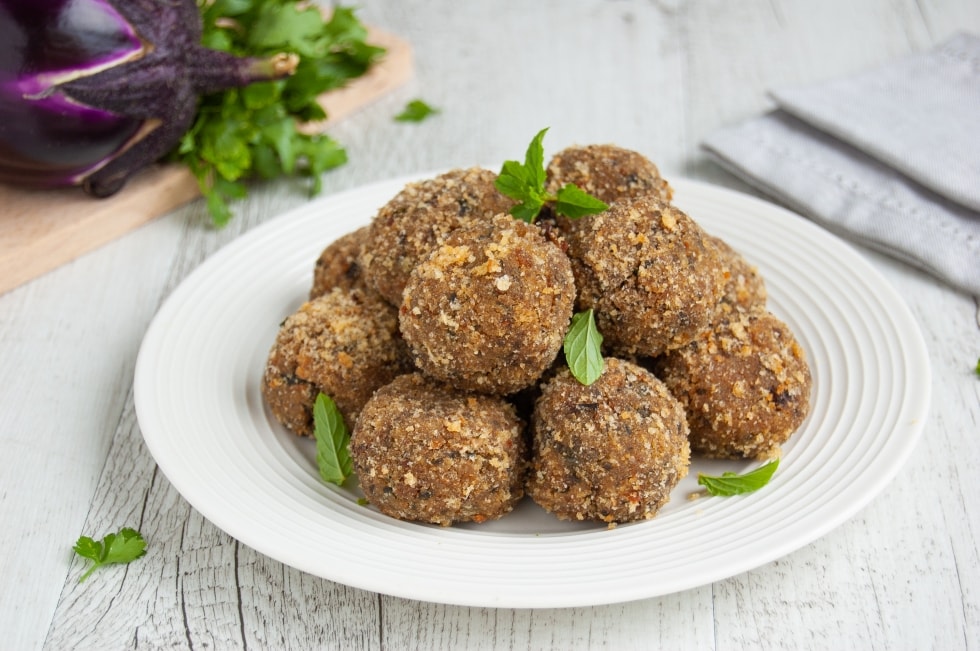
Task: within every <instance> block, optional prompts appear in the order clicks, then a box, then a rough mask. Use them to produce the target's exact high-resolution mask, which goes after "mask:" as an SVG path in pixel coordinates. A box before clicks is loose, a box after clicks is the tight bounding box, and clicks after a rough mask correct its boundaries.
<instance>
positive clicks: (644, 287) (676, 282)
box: [558, 198, 724, 357]
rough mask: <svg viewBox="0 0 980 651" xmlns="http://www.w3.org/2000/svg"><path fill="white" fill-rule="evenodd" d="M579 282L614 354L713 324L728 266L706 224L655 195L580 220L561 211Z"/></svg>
mask: <svg viewBox="0 0 980 651" xmlns="http://www.w3.org/2000/svg"><path fill="white" fill-rule="evenodd" d="M558 225H559V227H560V228H561V229H562V231H563V232H564V233H565V238H566V240H567V242H568V256H569V258H570V259H571V262H572V271H573V272H574V274H575V283H576V286H577V287H578V292H579V293H578V309H580V310H587V309H590V308H591V309H595V311H596V323H597V325H598V327H599V331H600V332H602V334H603V336H604V337H605V343H606V345H607V346H608V349H609V351H610V353H611V354H613V355H615V356H620V357H632V356H642V355H646V356H656V355H659V354H660V353H662V352H664V351H665V350H669V349H672V348H677V347H679V346H683V345H685V344H686V343H688V342H689V341H691V340H692V339H693V338H694V337H695V336H696V335H697V334H698V333H699V332H700V331H701V330H703V329H705V328H707V327H708V326H709V325H710V323H711V319H712V317H713V315H714V311H715V306H716V305H717V304H718V301H719V300H720V298H721V293H722V289H723V286H724V274H723V270H722V267H721V261H720V260H719V259H718V256H717V252H716V250H715V249H712V248H709V247H706V246H705V244H704V241H703V238H704V237H705V235H704V231H703V230H702V229H701V228H700V227H699V226H698V225H697V224H696V223H695V222H694V221H693V220H692V219H691V218H690V217H688V216H687V215H686V214H685V213H683V212H682V211H681V210H680V209H678V208H676V207H675V206H673V205H671V204H667V203H664V202H662V201H659V200H656V199H649V198H641V199H630V200H626V201H623V202H620V203H616V204H613V205H612V206H611V207H610V208H609V210H607V211H605V212H603V213H600V214H598V215H590V216H588V217H583V218H581V219H578V220H574V221H573V220H569V219H565V218H559V219H558Z"/></svg>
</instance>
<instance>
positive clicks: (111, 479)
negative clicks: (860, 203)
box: [0, 0, 980, 650]
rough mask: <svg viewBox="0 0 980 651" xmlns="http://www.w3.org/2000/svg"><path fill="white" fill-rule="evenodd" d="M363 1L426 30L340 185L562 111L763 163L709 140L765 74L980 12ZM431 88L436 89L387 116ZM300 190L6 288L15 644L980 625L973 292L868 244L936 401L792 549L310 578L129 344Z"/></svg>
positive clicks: (6, 530) (378, 642)
mask: <svg viewBox="0 0 980 651" xmlns="http://www.w3.org/2000/svg"><path fill="white" fill-rule="evenodd" d="M360 5H361V6H362V10H361V16H362V18H363V19H364V20H365V21H367V22H369V23H371V24H376V25H378V26H380V27H382V28H386V29H388V30H390V31H392V32H395V33H398V34H399V35H400V36H403V37H404V38H405V39H406V40H407V41H408V42H410V43H412V46H413V51H414V54H415V61H416V65H415V71H416V76H415V78H414V79H413V80H412V81H410V82H409V83H408V84H406V85H405V86H404V87H402V88H401V89H398V90H396V91H395V92H393V93H392V94H390V95H387V96H385V97H382V98H380V99H379V100H378V101H377V102H376V103H374V104H373V105H371V106H368V107H366V108H365V109H363V110H361V111H359V112H358V113H357V114H356V115H352V116H350V117H349V118H348V119H346V120H344V121H343V122H341V123H338V124H336V125H335V126H334V127H333V128H332V129H331V135H333V136H334V137H335V138H337V139H338V140H339V141H340V142H341V143H343V144H344V145H345V147H347V149H348V152H349V154H350V162H349V163H348V164H347V165H345V166H344V167H342V168H338V169H337V170H335V171H332V172H330V173H328V174H327V175H325V176H324V178H323V181H324V187H325V191H327V192H334V191H340V190H345V189H348V188H351V187H356V186H359V185H362V184H364V183H368V182H371V181H374V180H378V179H382V178H388V177H391V176H395V175H401V174H406V173H411V172H419V171H423V170H432V169H437V168H444V167H449V166H455V165H473V164H478V163H484V164H488V165H496V164H498V163H499V161H501V160H503V159H505V158H514V157H515V156H519V155H520V154H521V153H522V152H523V149H524V147H525V146H526V144H527V141H528V139H529V138H530V137H531V136H532V135H533V134H534V133H536V132H537V130H538V129H540V128H541V127H543V126H551V131H549V134H548V136H547V138H546V140H545V145H546V148H547V150H548V151H549V152H553V151H556V150H557V149H558V148H560V147H562V146H565V145H568V144H572V143H575V142H578V143H588V142H617V143H619V144H623V145H626V146H632V147H634V148H636V149H639V150H641V151H643V152H644V153H646V154H647V155H649V156H650V157H651V158H653V159H654V160H655V161H656V162H657V163H658V164H659V165H660V166H661V167H662V169H663V170H664V172H665V173H666V174H668V175H669V174H684V175H687V176H692V177H696V178H700V179H705V180H710V181H713V182H715V183H720V184H723V185H727V186H729V187H733V188H737V189H743V190H744V189H746V188H745V187H744V186H743V185H741V184H740V183H739V182H737V181H735V180H734V179H732V178H731V177H730V176H727V175H726V174H725V173H724V172H723V171H721V170H720V169H719V168H717V167H714V166H713V165H711V164H709V163H708V162H707V160H706V158H705V157H704V155H703V154H702V153H701V151H700V149H699V143H700V141H701V139H702V138H703V137H705V136H706V135H707V134H708V133H710V132H711V131H712V130H714V129H716V128H718V127H720V126H722V125H725V124H731V123H734V122H737V121H739V120H742V119H745V118H747V117H749V116H752V115H757V114H759V113H761V112H763V111H765V110H767V109H768V108H769V106H770V105H769V102H768V100H767V99H766V96H765V91H766V90H767V89H768V88H771V87H774V86H778V85H781V84H788V83H807V82H812V81H817V80H819V79H825V78H829V77H833V76H835V75H840V74H846V73H849V72H853V71H856V70H859V69H862V68H864V67H866V66H869V65H875V64H877V63H880V62H883V61H886V60H889V59H891V58H893V57H895V56H899V55H902V54H905V53H908V52H911V51H914V50H919V49H923V48H926V47H928V46H930V45H931V44H933V43H936V42H938V41H941V40H944V39H945V38H946V37H948V36H949V35H950V34H951V33H952V32H954V31H956V30H960V29H972V30H974V31H980V5H978V4H977V3H975V2H969V1H967V0H947V1H941V0H920V1H919V2H914V1H912V0H868V1H867V2H863V3H850V2H844V1H843V0H830V1H829V2H826V3H812V2H808V1H806V0H786V1H784V2H768V1H765V0H746V1H745V2H737V3H733V2H726V1H724V0H702V1H699V2H689V1H686V0H661V1H659V2H646V1H643V0H615V1H613V0H576V1H574V2H560V1H558V0H548V1H542V2H538V3H522V2H518V1H517V0H507V1H505V2H498V3H493V4H492V5H490V4H489V3H453V2H450V1H449V0H436V1H427V2H421V1H411V2H402V3H390V2H383V1H382V0H364V2H362V3H360ZM845 17H846V19H845ZM583 79H584V80H586V81H585V82H583ZM586 82H587V83H586ZM416 96H420V97H422V98H423V99H425V100H426V101H428V102H430V103H431V104H433V105H436V106H438V107H440V108H441V109H442V112H441V113H440V114H439V115H438V116H437V117H436V118H433V119H432V120H430V121H427V122H423V123H421V124H418V125H406V124H398V123H394V122H392V121H391V116H392V115H394V113H396V112H397V111H398V110H400V109H401V107H402V106H403V105H404V103H405V101H406V100H407V99H410V98H412V97H416ZM303 201H305V195H304V194H303V192H302V191H297V187H296V185H295V184H292V183H289V182H282V183H270V184H259V185H257V186H256V187H255V188H254V190H253V191H252V192H251V193H250V197H249V198H248V200H247V201H245V202H242V204H241V205H240V206H238V208H239V214H238V216H236V218H235V219H234V220H233V221H232V223H231V224H229V226H228V227H227V228H226V229H224V230H221V231H215V230H213V229H210V228H207V227H206V223H207V218H206V215H205V214H204V211H203V207H202V206H200V202H195V203H191V204H188V205H186V206H184V207H183V208H180V209H178V210H175V211H173V212H172V213H171V214H169V215H167V216H165V217H163V218H162V219H158V220H155V221H154V222H152V223H151V224H148V225H147V226H146V227H145V228H140V229H138V230H136V231H134V232H132V233H130V234H128V235H127V236H125V237H123V238H120V239H119V240H116V241H115V242H113V243H111V244H109V245H107V246H105V247H103V248H102V249H100V250H99V251H97V252H95V253H93V254H91V255H88V256H84V257H83V258H80V259H78V260H76V261H74V262H72V263H70V264H68V265H66V266H64V267H62V268H60V269H57V270H55V271H53V272H51V273H49V274H47V275H46V276H44V277H42V278H40V279H37V280H35V281H32V282H30V283H27V284H25V285H24V286H22V287H20V288H18V289H16V290H14V291H11V292H9V293H7V294H6V295H4V296H0V386H2V387H4V391H3V392H2V393H0V401H2V403H0V404H2V409H0V451H2V452H3V454H0V521H2V522H3V523H4V525H5V526H4V527H3V528H2V529H0V544H2V546H3V548H4V549H7V550H9V552H10V553H9V554H7V555H0V576H4V577H5V582H4V584H3V587H2V588H0V630H2V631H4V636H5V637H4V643H3V644H2V645H0V646H4V647H9V648H14V649H32V648H41V647H43V648H48V649H63V648H91V647H105V648H113V649H117V648H130V647H131V648H140V649H157V648H164V647H166V648H184V649H192V648H202V647H205V646H207V647H209V648H218V649H240V648H252V649H256V648H263V649H265V648H289V649H313V648H316V649H460V648H465V649H553V650H567V649H604V648H605V649H649V648H666V649H711V650H741V649H831V648H833V649H889V650H891V649H980V590H978V588H977V586H980V558H978V551H977V545H976V542H975V541H976V540H977V537H978V536H980V506H978V504H980V482H977V481H975V477H977V476H978V471H980V439H978V437H977V436H976V434H977V432H978V431H980V382H978V381H977V378H976V377H975V375H974V374H973V370H972V369H973V365H975V364H976V358H977V357H978V356H980V320H978V318H980V317H978V312H980V305H978V304H977V302H976V300H975V299H973V298H971V297H968V296H964V295H962V294H959V293H956V292H954V291H952V290H949V289H947V288H945V287H943V286H941V285H938V284H937V283H936V282H935V281H933V280H932V279H931V278H929V277H927V276H925V275H923V274H921V273H919V272H917V271H915V270H913V269H910V268H909V267H907V266H905V265H902V264H901V263H898V262H895V261H893V260H890V259H888V258H885V257H883V256H881V255H879V254H876V253H873V252H869V251H864V250H862V252H863V253H864V254H865V255H866V256H867V257H868V258H869V259H870V260H871V262H872V263H873V264H874V265H875V267H876V268H878V269H879V270H880V271H881V272H882V273H883V274H884V275H885V276H886V278H887V279H888V280H889V281H890V282H891V283H892V284H893V285H894V286H895V287H896V288H897V289H898V290H899V291H900V292H901V293H902V295H903V296H904V297H905V298H906V300H907V302H908V304H909V306H910V308H911V309H912V311H913V313H914V315H915V317H916V319H917V320H918V322H919V324H920V326H921V329H922V332H923V335H924V337H925V339H926V342H927V346H928V350H929V355H930V361H931V363H932V366H933V406H932V412H931V414H930V417H929V421H928V423H927V425H926V429H925V434H924V437H923V439H922V442H921V443H920V445H919V448H918V450H917V451H916V454H915V455H913V458H912V459H911V460H910V462H909V463H908V464H907V466H906V467H905V468H903V469H902V471H901V472H900V473H899V475H898V477H897V478H896V479H895V480H894V481H893V482H892V483H891V484H889V486H888V489H887V490H886V491H885V492H884V493H883V494H881V495H880V496H879V497H877V498H876V499H875V500H874V501H872V502H871V504H870V505H869V506H868V507H866V508H865V509H864V510H862V511H861V512H860V513H859V514H858V515H857V516H856V517H854V518H852V519H851V520H850V521H848V522H847V523H845V524H844V525H842V526H840V527H838V528H837V529H835V530H833V531H831V532H828V533H827V534H826V535H825V536H823V537H822V538H820V539H819V540H817V541H815V542H814V543H812V544H810V545H807V546H806V547H804V548H802V549H800V550H798V551H796V552H794V553H792V554H789V555H788V556H786V557H784V558H781V559H780V560H778V561H776V562H773V563H770V564H767V565H765V566H763V567H760V568H757V569H755V570H752V571H750V572H746V573H743V574H740V575H738V576H734V577H731V578H729V579H726V580H723V581H718V582H716V583H714V584H712V585H707V586H702V587H699V588H696V589H693V590H688V591H685V592H682V593H678V594H673V595H666V596H663V597H658V598H654V599H647V600H642V601H637V602H632V603H627V604H617V605H610V606H601V607H594V608H575V609H555V610H552V609H545V610H528V609H519V610H512V609H492V608H462V607H454V606H445V605H439V604H430V603H423V602H418V601H412V600H406V599H399V598H395V597H388V596H382V595H377V594H374V593H369V592H365V591H361V590H356V589H353V588H348V587H345V586H342V585H338V584H335V583H332V582H330V581H325V580H321V579H317V578H314V577H311V576H308V575H305V574H302V573H300V572H297V571H295V570H293V569H291V568H289V567H287V566H284V565H282V564H281V563H278V562H277V561H273V560H271V559H269V558H267V557H265V556H262V555H261V554H258V553H256V552H254V551H253V550H251V549H249V548H247V547H245V546H243V545H241V544H239V543H237V542H236V541H234V540H233V539H231V538H229V537H228V536H227V535H225V534H224V533H222V532H221V531H220V530H218V529H217V528H216V527H214V526H213V525H212V524H210V523H209V522H208V521H206V520H204V519H203V518H202V517H201V516H200V515H199V514H197V513H196V512H195V511H194V510H193V509H191V508H190V507H189V506H188V505H187V503H186V502H184V500H183V499H182V498H181V497H180V496H179V494H177V492H176V491H175V490H174V489H173V487H172V486H171V485H170V484H169V482H167V481H166V479H165V478H164V477H163V476H161V474H160V473H159V472H158V471H157V470H156V466H155V464H154V463H153V460H152V458H151V457H150V455H149V453H148V451H147V450H146V448H145V446H144V445H143V444H142V441H141V438H140V433H139V428H138V424H137V423H136V421H135V416H134V410H133V403H132V395H131V384H132V371H133V365H134V364H135V356H136V351H137V350H138V346H139V340H140V337H141V336H142V333H143V332H144V331H145V328H146V327H147V324H148V323H149V321H150V319H151V318H152V315H153V313H154V311H155V310H156V308H157V307H158V306H159V304H160V303H161V301H163V300H165V297H166V296H167V295H168V294H169V293H170V292H171V291H172V290H173V288H174V287H176V286H177V285H178V284H179V283H180V282H181V281H182V280H183V279H184V278H185V277H186V276H187V275H188V274H189V273H190V272H191V271H193V269H194V268H196V267H197V265H198V264H200V262H201V261H203V260H204V259H205V258H207V256H209V255H210V254H211V253H213V252H214V251H217V250H218V249H219V248H220V247H221V246H223V245H225V244H227V243H228V242H230V241H231V240H233V239H234V238H235V237H236V236H237V235H238V234H240V233H243V232H245V231H247V230H248V229H250V228H252V227H253V226H255V225H257V224H260V223H263V222H265V221H266V220H268V219H270V218H272V217H273V216H275V215H277V214H279V213H281V212H283V211H284V210H287V209H289V208H292V207H294V206H296V205H298V204H300V203H301V202H303ZM311 264H312V261H311ZM52 404H56V405H57V412H56V414H57V416H56V417H54V418H53V417H51V416H50V414H51V413H52V411H51V408H52ZM137 523H138V524H139V526H140V527H141V528H142V530H143V532H144V534H146V535H147V538H148V540H149V542H150V553H149V554H148V555H147V556H146V557H145V558H143V559H141V560H140V561H138V562H136V563H134V564H132V565H130V566H126V567H109V568H105V569H104V570H102V571H100V572H98V573H96V574H95V575H93V576H92V578H91V579H89V581H87V582H86V583H84V584H81V585H79V584H78V583H77V577H78V576H79V575H80V574H81V573H82V571H83V564H82V563H81V562H80V561H78V560H76V559H72V557H71V554H70V551H69V550H70V546H71V544H72V543H73V542H74V540H75V538H77V536H78V535H80V534H82V533H85V534H93V535H95V534H98V535H102V534H104V533H106V532H108V531H110V530H115V529H118V528H119V527H120V526H124V525H135V524H137ZM25 532H26V534H27V535H25ZM330 551H334V550H330ZM651 553H656V550H651ZM26 558H30V559H33V561H32V562H31V563H25V562H24V559H26Z"/></svg>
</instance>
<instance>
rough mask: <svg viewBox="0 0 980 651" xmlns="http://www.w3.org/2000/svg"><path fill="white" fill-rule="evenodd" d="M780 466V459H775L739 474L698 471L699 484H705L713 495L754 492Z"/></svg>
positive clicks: (766, 481)
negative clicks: (715, 474)
mask: <svg viewBox="0 0 980 651" xmlns="http://www.w3.org/2000/svg"><path fill="white" fill-rule="evenodd" d="M778 467H779V459H774V460H772V461H770V462H769V463H767V464H765V465H764V466H760V467H758V468H756V469H755V470H752V471H750V472H747V473H745V474H744V475H737V474H735V473H734V472H723V473H722V474H721V475H720V476H712V475H705V474H703V473H698V484H700V485H701V486H704V487H705V488H706V489H707V490H708V492H709V493H711V494H712V495H719V496H722V497H730V496H732V495H742V494H744V493H752V492H754V491H757V490H759V489H760V488H762V487H763V486H765V485H766V484H768V483H769V480H770V479H772V476H773V473H775V472H776V468H778Z"/></svg>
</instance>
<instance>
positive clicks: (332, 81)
mask: <svg viewBox="0 0 980 651" xmlns="http://www.w3.org/2000/svg"><path fill="white" fill-rule="evenodd" d="M201 15H202V18H203V28H204V32H203V42H204V44H205V45H206V46H208V47H211V48H214V49H217V50H223V51H226V52H231V53H233V54H236V55H240V56H258V57H262V56H271V55H274V54H278V53H292V54H295V55H297V56H298V57H299V63H298V65H297V67H296V72H295V73H294V74H293V75H291V76H289V77H287V78H285V79H281V80H278V81H269V82H259V83H255V84H252V85H250V86H246V87H244V88H238V89H232V90H228V91H225V92H222V93H214V94H211V95H207V96H205V97H203V98H202V99H201V104H200V106H199V108H198V112H197V115H196V117H195V120H194V123H193V124H192V126H191V128H190V129H189V130H188V131H187V133H185V134H184V137H183V138H182V139H181V141H180V143H179V144H178V146H177V147H176V149H175V150H174V151H173V152H172V153H171V155H170V158H171V159H173V160H176V161H179V162H181V163H183V164H185V165H187V167H188V168H189V169H190V170H191V171H192V172H193V173H194V176H195V177H196V178H197V181H198V185H199V186H200V188H201V192H202V194H203V195H204V197H205V199H206V200H207V206H208V211H209V212H210V214H211V218H212V221H213V222H214V224H215V225H218V226H221V225H224V224H225V223H227V222H228V220H229V219H230V218H231V208H230V207H229V201H231V200H233V199H240V198H242V197H244V196H245V194H246V191H247V190H246V186H245V182H246V181H247V180H249V179H252V178H265V179H271V178H275V177H279V176H283V175H286V176H305V177H309V178H310V179H311V193H312V194H316V193H317V192H319V191H320V185H321V181H320V175H321V174H322V173H323V172H325V171H327V170H329V169H332V168H334V167H337V166H339V165H343V164H344V163H345V162H347V154H346V152H345V150H344V149H343V147H341V146H340V145H339V144H338V143H337V142H336V141H335V140H333V139H332V138H330V137H329V136H327V135H324V134H314V135H309V134H304V133H302V132H300V131H299V129H298V126H299V124H300V123H302V122H308V121H314V120H322V119H324V118H325V117H326V113H325V112H324V110H323V108H322V107H321V106H320V104H319V103H318V102H317V97H318V96H319V95H320V94H321V93H324V92H326V91H328V90H331V89H334V88H339V87H341V86H343V85H344V84H345V83H347V81H349V80H350V79H352V78H355V77H359V76H361V75H362V74H364V73H365V72H366V71H367V69H368V68H369V67H370V65H371V64H372V63H373V62H375V61H376V60H377V59H378V58H379V57H380V56H381V55H382V54H383V52H384V50H383V49H382V48H378V47H374V46H372V45H369V44H368V43H367V42H366V40H365V39H366V37H367V30H366V28H365V27H364V25H363V24H361V23H360V21H359V20H358V19H357V18H356V17H355V15H354V12H353V10H352V9H350V8H346V7H335V8H334V9H333V13H332V14H331V17H330V19H329V20H326V19H325V18H324V16H323V14H322V13H321V11H320V10H319V9H318V8H317V7H316V5H313V4H311V3H303V2H297V1H296V0H287V1H285V2H283V0H214V1H213V2H207V3H201Z"/></svg>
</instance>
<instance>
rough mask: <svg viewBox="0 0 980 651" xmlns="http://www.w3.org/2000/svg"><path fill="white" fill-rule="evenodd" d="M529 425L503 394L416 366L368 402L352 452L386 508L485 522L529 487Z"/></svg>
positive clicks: (365, 486) (407, 515)
mask: <svg viewBox="0 0 980 651" xmlns="http://www.w3.org/2000/svg"><path fill="white" fill-rule="evenodd" d="M523 429H524V423H523V422H522V421H521V420H520V419H519V418H518V417H517V416H516V415H515V413H514V408H513V407H512V406H511V405H510V404H508V403H507V402H506V401H504V400H503V399H502V398H496V397H492V396H484V395H477V394H466V393H463V392H458V391H454V390H453V389H451V388H450V387H447V386H445V385H441V384H439V383H437V382H435V381H433V380H431V379H429V378H426V377H424V376H423V375H421V374H420V373H412V374H409V375H402V376H400V377H398V378H396V379H395V380H394V381H392V382H391V383H390V384H388V385H386V386H384V387H382V388H381V389H379V390H378V391H377V393H375V394H374V397H372V398H371V399H370V400H369V401H368V402H367V404H366V405H364V409H363V410H362V411H361V416H360V418H358V420H357V425H356V426H355V427H354V431H353V433H352V434H351V442H350V452H351V457H352V459H353V461H354V469H355V471H356V472H357V477H358V480H359V481H360V485H361V489H362V490H363V491H364V494H365V496H367V499H368V501H369V502H370V503H371V504H373V505H374V506H376V507H377V508H378V509H379V510H380V511H381V512H382V513H384V514H386V515H389V516H391V517H394V518H398V519H401V520H412V521H417V522H429V523H433V524H440V525H444V526H445V525H450V524H452V523H454V522H484V521H486V520H493V519H496V518H499V517H500V516H502V515H504V514H505V513H509V512H510V511H511V510H512V509H513V508H514V505H515V504H516V503H517V502H518V501H519V500H520V499H521V498H522V497H523V495H524V488H523V482H524V473H525V470H526V464H527V461H526V458H525V456H526V455H525V445H524V438H523V434H522V430H523Z"/></svg>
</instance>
